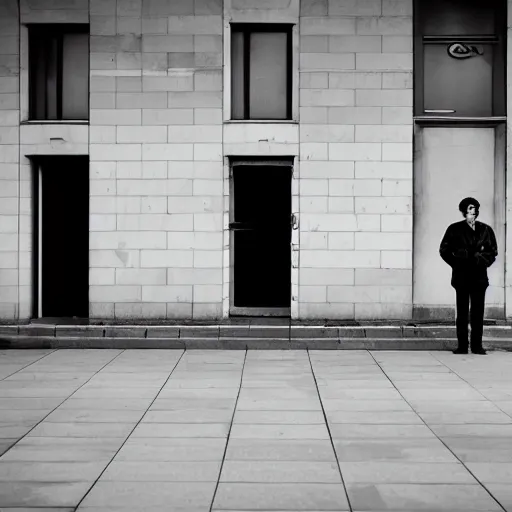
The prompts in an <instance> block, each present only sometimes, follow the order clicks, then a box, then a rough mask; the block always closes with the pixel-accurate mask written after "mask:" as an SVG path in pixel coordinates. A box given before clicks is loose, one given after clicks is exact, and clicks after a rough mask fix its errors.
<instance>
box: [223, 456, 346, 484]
mask: <svg viewBox="0 0 512 512" xmlns="http://www.w3.org/2000/svg"><path fill="white" fill-rule="evenodd" d="M220 481H221V482H255V483H301V482H302V483H341V476H340V472H339V469H338V465H337V464H336V463H335V462H312V461H308V462H298V461H294V462H286V461H270V462H269V461H226V462H225V463H224V465H223V467H222V474H221V477H220Z"/></svg>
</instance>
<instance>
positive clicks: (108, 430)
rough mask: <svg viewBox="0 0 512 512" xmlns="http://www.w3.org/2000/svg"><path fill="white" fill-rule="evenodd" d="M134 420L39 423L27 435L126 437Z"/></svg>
mask: <svg viewBox="0 0 512 512" xmlns="http://www.w3.org/2000/svg"><path fill="white" fill-rule="evenodd" d="M134 426H135V422H134V423H133V424H130V423H47V422H43V423H40V424H39V425H38V426H37V427H35V428H34V430H32V431H31V432H30V434H29V435H28V437H78V438H84V437H93V438H98V437H100V438H108V437H114V438H118V437H128V435H129V434H130V432H131V431H132V429H133V427H134Z"/></svg>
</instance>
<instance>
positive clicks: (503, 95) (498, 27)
mask: <svg viewBox="0 0 512 512" xmlns="http://www.w3.org/2000/svg"><path fill="white" fill-rule="evenodd" d="M425 1H427V2H428V0H414V5H413V29H414V37H413V52H414V76H413V82H414V100H413V108H414V117H415V118H419V119H421V118H424V119H428V118H437V119H439V118H441V119H446V120H447V121H449V120H450V119H452V120H453V119H457V118H462V119H464V118H467V119H473V118H474V119H478V118H489V117H493V118H494V117H500V116H505V115H506V105H507V92H506V76H505V74H506V69H505V65H506V52H507V45H506V38H507V23H506V20H507V16H506V13H507V10H506V3H505V2H504V1H503V0H498V1H497V2H496V4H497V5H496V9H495V12H494V16H495V33H494V34H492V35H491V34H489V35H462V36H461V35H457V34H449V35H431V34H425V33H424V32H423V24H422V20H421V15H422V13H423V9H422V7H421V5H420V3H422V2H425ZM450 42H461V43H470V44H483V43H485V44H492V45H493V46H494V48H495V51H494V59H493V70H492V99H491V101H492V114H491V116H467V115H462V116H461V115H457V113H455V115H453V114H451V113H448V112H439V113H428V112H425V92H424V91H425V82H424V80H425V69H424V61H425V57H424V54H425V47H426V46H427V45H433V44H449V43H450Z"/></svg>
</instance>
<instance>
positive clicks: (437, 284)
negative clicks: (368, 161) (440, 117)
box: [414, 127, 504, 319]
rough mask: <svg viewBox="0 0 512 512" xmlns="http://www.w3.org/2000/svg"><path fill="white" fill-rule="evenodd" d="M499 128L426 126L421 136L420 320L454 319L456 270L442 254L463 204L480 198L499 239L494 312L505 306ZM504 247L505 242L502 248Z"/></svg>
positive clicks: (417, 186)
mask: <svg viewBox="0 0 512 512" xmlns="http://www.w3.org/2000/svg"><path fill="white" fill-rule="evenodd" d="M495 154H496V151H495V129H494V128H469V127H467V128H466V127H446V128H441V127H435V128H434V127H432V128H423V129H421V132H420V133H419V134H418V136H417V138H416V150H415V160H416V161H415V178H414V180H415V181H414V214H415V217H414V309H415V316H416V317H417V318H441V319H442V318H453V316H454V307H455V292H454V290H453V288H452V287H451V285H450V279H451V268H450V267H449V266H448V265H447V264H446V263H445V262H444V261H443V260H442V259H441V257H440V256H439V245H440V242H441V239H442V237H443V235H444V233H445V231H446V228H447V227H448V225H449V224H451V223H453V222H458V221H460V220H462V219H463V217H462V214H461V213H460V212H459V211H458V205H459V202H460V201H461V200H462V199H463V198H465V197H468V196H471V197H474V198H476V199H478V201H479V202H480V205H481V207H480V216H479V217H478V220H480V221H482V222H485V223H486V224H489V225H490V226H491V227H492V228H493V229H494V231H495V233H496V235H497V238H498V251H499V253H500V254H499V256H498V259H497V260H496V262H495V263H494V265H493V266H492V267H491V268H490V269H489V272H488V273H489V282H490V286H489V289H488V290H487V296H486V303H487V307H488V311H489V310H490V308H491V309H492V310H494V311H497V310H500V308H501V310H503V305H504V258H503V253H504V247H503V245H502V244H501V243H500V242H501V241H502V240H501V235H500V233H502V231H503V230H502V226H498V225H496V222H497V221H496V216H495V192H497V191H496V190H495V183H496V181H495V180H496V178H495ZM500 245H501V246H500Z"/></svg>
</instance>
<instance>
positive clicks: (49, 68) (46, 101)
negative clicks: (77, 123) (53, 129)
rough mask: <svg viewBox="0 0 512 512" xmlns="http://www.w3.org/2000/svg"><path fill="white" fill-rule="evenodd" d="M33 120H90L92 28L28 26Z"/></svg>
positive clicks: (77, 26) (62, 25)
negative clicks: (90, 32) (90, 39)
mask: <svg viewBox="0 0 512 512" xmlns="http://www.w3.org/2000/svg"><path fill="white" fill-rule="evenodd" d="M29 61H30V71H29V73H30V77H29V87H30V119H33V120H63V119H88V118H89V26H88V25H78V24H77V25H75V24H73V25H64V24H58V25H29Z"/></svg>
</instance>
